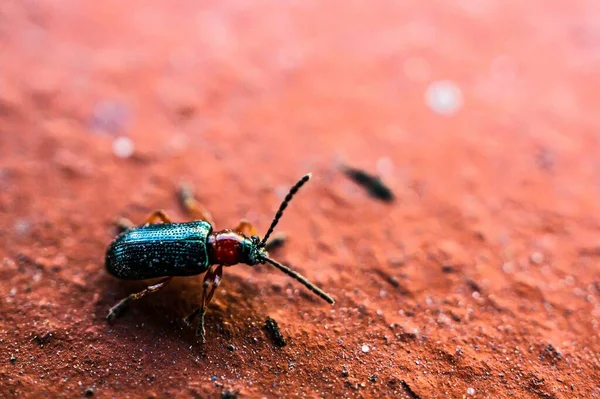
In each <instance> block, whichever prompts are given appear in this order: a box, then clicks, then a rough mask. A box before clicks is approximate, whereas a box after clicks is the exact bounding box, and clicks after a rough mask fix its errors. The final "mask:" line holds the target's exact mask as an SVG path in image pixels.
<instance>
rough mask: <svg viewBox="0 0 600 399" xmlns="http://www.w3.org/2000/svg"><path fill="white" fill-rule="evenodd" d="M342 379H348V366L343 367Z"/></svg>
mask: <svg viewBox="0 0 600 399" xmlns="http://www.w3.org/2000/svg"><path fill="white" fill-rule="evenodd" d="M342 377H348V369H347V368H346V366H342Z"/></svg>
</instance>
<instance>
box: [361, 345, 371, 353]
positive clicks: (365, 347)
mask: <svg viewBox="0 0 600 399" xmlns="http://www.w3.org/2000/svg"><path fill="white" fill-rule="evenodd" d="M361 350H362V351H363V352H364V353H367V352H369V351H370V350H371V348H369V345H366V344H365V345H363V346H362V348H361Z"/></svg>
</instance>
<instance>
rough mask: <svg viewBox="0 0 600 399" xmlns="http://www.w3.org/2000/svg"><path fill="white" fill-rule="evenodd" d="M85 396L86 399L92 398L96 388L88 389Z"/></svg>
mask: <svg viewBox="0 0 600 399" xmlns="http://www.w3.org/2000/svg"><path fill="white" fill-rule="evenodd" d="M84 395H85V397H86V398H89V397H90V396H94V388H88V389H86V390H85V392H84Z"/></svg>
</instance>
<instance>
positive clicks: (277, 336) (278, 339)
mask: <svg viewBox="0 0 600 399" xmlns="http://www.w3.org/2000/svg"><path fill="white" fill-rule="evenodd" d="M265 330H267V335H268V336H269V338H271V340H272V341H273V343H274V344H275V345H277V346H278V347H280V348H281V347H284V346H285V345H286V344H287V342H285V338H283V335H281V331H280V330H279V326H278V325H277V322H276V321H275V320H273V319H272V318H270V317H269V316H267V319H266V320H265Z"/></svg>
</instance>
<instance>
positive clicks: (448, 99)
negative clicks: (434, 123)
mask: <svg viewBox="0 0 600 399" xmlns="http://www.w3.org/2000/svg"><path fill="white" fill-rule="evenodd" d="M425 101H426V102H427V105H428V106H429V108H431V110H432V111H433V112H435V113H437V114H440V115H446V116H451V115H454V114H455V113H456V112H458V110H460V108H462V105H463V96H462V91H461V90H460V88H459V87H458V86H457V85H456V84H455V83H454V82H452V81H450V80H440V81H436V82H432V83H431V84H430V85H429V86H428V87H427V90H426V91H425Z"/></svg>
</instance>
